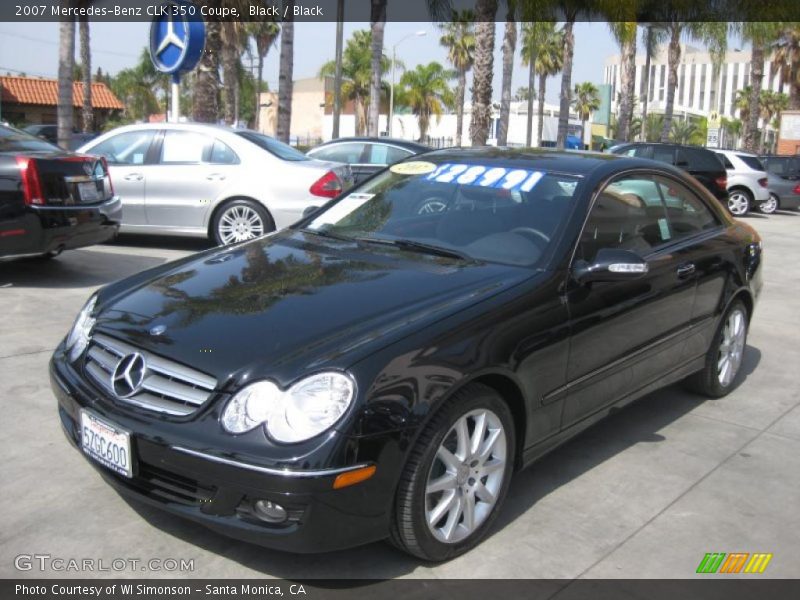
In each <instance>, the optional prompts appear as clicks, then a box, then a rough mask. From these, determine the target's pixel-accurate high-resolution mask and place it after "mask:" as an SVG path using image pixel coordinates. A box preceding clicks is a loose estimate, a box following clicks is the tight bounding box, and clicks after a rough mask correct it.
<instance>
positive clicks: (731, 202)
mask: <svg viewBox="0 0 800 600" xmlns="http://www.w3.org/2000/svg"><path fill="white" fill-rule="evenodd" d="M752 202H753V199H752V197H751V195H750V192H748V191H747V190H744V189H741V188H737V189H735V190H733V191H731V193H730V194H728V210H730V211H731V214H732V215H733V216H734V217H741V216H742V215H746V214H747V213H748V211H749V210H750V205H751V204H752Z"/></svg>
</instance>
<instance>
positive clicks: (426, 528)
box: [391, 384, 515, 561]
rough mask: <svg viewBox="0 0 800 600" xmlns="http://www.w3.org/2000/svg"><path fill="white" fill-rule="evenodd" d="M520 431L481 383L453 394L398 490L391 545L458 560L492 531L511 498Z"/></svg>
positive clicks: (424, 555) (420, 444) (430, 426)
mask: <svg viewBox="0 0 800 600" xmlns="http://www.w3.org/2000/svg"><path fill="white" fill-rule="evenodd" d="M514 448H515V446H514V424H513V420H512V416H511V412H510V410H509V408H508V405H507V404H506V403H505V402H504V401H503V399H502V398H501V397H500V395H499V394H498V393H497V392H496V391H495V390H493V389H492V388H489V387H487V386H485V385H482V384H469V385H467V386H465V387H464V388H463V389H462V390H460V391H459V392H457V393H456V394H454V395H453V396H452V397H451V398H450V399H449V400H448V401H447V402H446V403H445V404H444V405H443V406H442V407H441V408H440V409H439V411H438V412H437V413H436V415H435V416H434V417H433V418H432V419H431V421H430V423H428V425H427V426H426V427H425V429H424V431H423V432H422V434H421V435H420V437H419V439H418V440H417V442H416V445H415V446H414V448H413V450H412V451H411V454H410V456H409V460H408V463H407V464H406V466H405V469H404V471H403V474H402V476H401V479H400V484H399V486H398V490H397V497H396V504H395V520H394V524H393V529H392V536H391V541H392V542H393V543H394V544H395V545H396V546H397V547H399V548H400V549H401V550H404V551H405V552H408V553H409V554H412V555H414V556H417V557H419V558H422V559H425V560H430V561H443V560H448V559H451V558H455V557H456V556H459V555H461V554H463V553H465V552H467V551H468V550H470V549H471V548H473V547H474V546H475V545H477V544H478V543H479V542H480V541H481V540H482V539H483V537H484V536H485V535H486V533H487V532H488V530H489V528H490V527H491V524H492V522H493V521H494V519H495V518H496V516H497V513H498V511H499V508H500V505H501V504H502V502H503V499H504V498H505V495H506V492H507V491H508V484H509V481H510V479H511V472H512V470H513V465H514Z"/></svg>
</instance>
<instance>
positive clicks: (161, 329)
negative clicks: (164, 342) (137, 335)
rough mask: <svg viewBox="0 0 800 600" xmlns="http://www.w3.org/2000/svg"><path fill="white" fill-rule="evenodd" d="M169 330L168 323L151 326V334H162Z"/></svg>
mask: <svg viewBox="0 0 800 600" xmlns="http://www.w3.org/2000/svg"><path fill="white" fill-rule="evenodd" d="M166 330H167V326H166V325H156V326H155V327H151V328H150V335H161V334H162V333H164V332H165V331H166Z"/></svg>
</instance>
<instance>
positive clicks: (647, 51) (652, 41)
mask: <svg viewBox="0 0 800 600" xmlns="http://www.w3.org/2000/svg"><path fill="white" fill-rule="evenodd" d="M663 39H664V32H663V30H661V29H658V28H656V26H655V24H654V23H648V24H647V25H646V26H645V29H644V40H643V43H644V55H645V60H644V77H643V78H642V88H643V89H644V93H643V94H642V95H641V101H642V118H641V122H642V123H645V124H646V123H647V103H648V100H649V97H650V63H651V62H652V60H653V58H655V56H656V54H657V53H658V47H659V46H660V45H661V43H662V41H663ZM645 129H646V127H640V133H641V134H642V135H644V134H645V133H646V132H645Z"/></svg>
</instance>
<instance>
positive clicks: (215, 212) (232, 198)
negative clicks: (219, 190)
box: [206, 194, 275, 239]
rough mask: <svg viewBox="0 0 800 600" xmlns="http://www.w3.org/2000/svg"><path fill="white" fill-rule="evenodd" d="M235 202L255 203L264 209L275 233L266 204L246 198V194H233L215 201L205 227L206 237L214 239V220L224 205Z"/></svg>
mask: <svg viewBox="0 0 800 600" xmlns="http://www.w3.org/2000/svg"><path fill="white" fill-rule="evenodd" d="M236 200H247V201H249V202H255V203H256V204H258V205H259V206H260V207H261V208H263V209H264V212H266V213H267V216H268V217H269V220H270V221H271V223H272V230H271V231H275V217H273V216H272V213H271V212H270V210H269V208H267V205H266V204H264V203H263V202H261V201H260V200H259V199H257V198H253V197H252V196H248V195H247V194H233V195H230V196H226V197H225V198H223V199H221V200H217V202H216V203H215V204H214V208H213V209H212V210H211V214H209V215H208V226H207V227H206V234H207V235H208V237H210V238H212V239H213V238H214V231H213V228H214V220H215V219H216V218H217V215H218V214H219V211H221V210H222V209H223V208H224V207H225V206H226V205H228V204H230V203H231V202H235V201H236ZM264 233H269V232H268V231H265V232H264Z"/></svg>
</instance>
